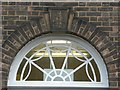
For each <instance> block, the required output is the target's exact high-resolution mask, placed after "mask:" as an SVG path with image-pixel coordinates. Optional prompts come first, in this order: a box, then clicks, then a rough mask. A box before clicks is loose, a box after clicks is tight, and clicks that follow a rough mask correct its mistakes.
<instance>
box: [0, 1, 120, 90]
mask: <svg viewBox="0 0 120 90" xmlns="http://www.w3.org/2000/svg"><path fill="white" fill-rule="evenodd" d="M61 6H64V7H65V8H70V9H71V11H73V12H74V13H75V16H74V17H75V18H73V21H72V24H70V23H69V24H70V25H69V27H62V28H63V29H66V28H68V31H65V33H72V34H75V35H77V36H80V37H83V38H84V39H86V40H87V41H88V42H90V43H91V44H92V45H93V46H94V47H95V48H96V49H97V50H98V51H99V52H100V54H101V56H102V57H103V59H104V60H105V63H106V65H107V68H108V72H109V80H110V87H111V88H112V87H113V88H118V85H119V81H118V78H119V76H118V75H117V73H119V69H120V68H118V67H119V64H118V61H119V57H118V56H119V55H118V54H117V53H118V52H119V51H118V50H119V48H120V45H119V42H120V41H119V38H118V33H119V30H118V29H119V26H118V23H119V22H118V21H119V18H120V17H119V15H118V11H119V9H120V3H118V2H74V3H73V2H65V3H61V2H59V3H53V2H51V3H49V2H2V8H3V9H2V27H3V31H2V33H3V50H2V53H3V55H2V58H3V60H2V64H3V65H2V66H3V68H2V71H4V72H5V73H8V71H9V68H10V64H11V63H12V59H13V58H14V57H15V55H16V54H17V52H18V51H19V50H20V49H21V48H22V47H23V46H24V45H25V44H26V43H27V42H28V41H30V40H32V39H33V38H35V37H37V36H39V35H41V34H44V33H49V32H54V31H52V30H51V28H52V29H54V28H55V26H52V27H50V26H51V25H50V26H49V24H50V23H49V24H47V23H45V21H46V20H47V19H46V18H45V17H47V16H45V15H47V13H50V12H49V10H48V9H49V8H53V7H54V8H56V7H59V8H61ZM66 16H67V14H66ZM50 18H51V19H50V21H51V20H53V19H54V17H50ZM52 18H53V19H52ZM69 18H70V17H69ZM71 18H72V13H71ZM71 20H72V19H71ZM48 22H49V21H48ZM51 23H53V22H51ZM58 24H59V23H58ZM21 25H22V26H21ZM65 25H66V24H65ZM117 48H118V49H117ZM5 75H7V74H5ZM114 75H115V77H113V76H114ZM6 78H7V76H5V77H3V84H4V85H3V87H6V82H7V79H6Z"/></svg>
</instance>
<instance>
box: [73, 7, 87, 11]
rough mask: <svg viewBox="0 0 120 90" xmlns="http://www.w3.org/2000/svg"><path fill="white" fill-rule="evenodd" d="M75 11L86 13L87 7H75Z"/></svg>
mask: <svg viewBox="0 0 120 90" xmlns="http://www.w3.org/2000/svg"><path fill="white" fill-rule="evenodd" d="M74 9H75V10H76V11H88V10H89V8H88V7H76V8H74Z"/></svg>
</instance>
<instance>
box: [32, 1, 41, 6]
mask: <svg viewBox="0 0 120 90" xmlns="http://www.w3.org/2000/svg"><path fill="white" fill-rule="evenodd" d="M32 5H35V6H39V5H40V2H32Z"/></svg>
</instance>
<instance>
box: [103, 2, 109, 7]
mask: <svg viewBox="0 0 120 90" xmlns="http://www.w3.org/2000/svg"><path fill="white" fill-rule="evenodd" d="M102 6H110V2H103V3H102Z"/></svg>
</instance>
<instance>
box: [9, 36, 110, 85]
mask: <svg viewBox="0 0 120 90" xmlns="http://www.w3.org/2000/svg"><path fill="white" fill-rule="evenodd" d="M8 86H37V87H108V75H107V70H106V66H105V64H104V61H103V59H102V57H101V56H100V54H99V53H98V51H97V50H96V49H95V48H94V47H93V46H92V45H90V44H89V43H88V42H87V41H85V40H84V39H82V38H80V37H77V36H73V35H69V34H61V35H59V34H58V35H53V34H48V35H43V36H40V37H38V38H36V39H34V40H32V41H30V42H29V43H27V44H26V45H25V46H24V47H23V48H22V49H21V50H20V51H19V52H18V54H17V55H16V57H15V59H14V61H13V63H12V65H11V68H10V73H9V79H8Z"/></svg>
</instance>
